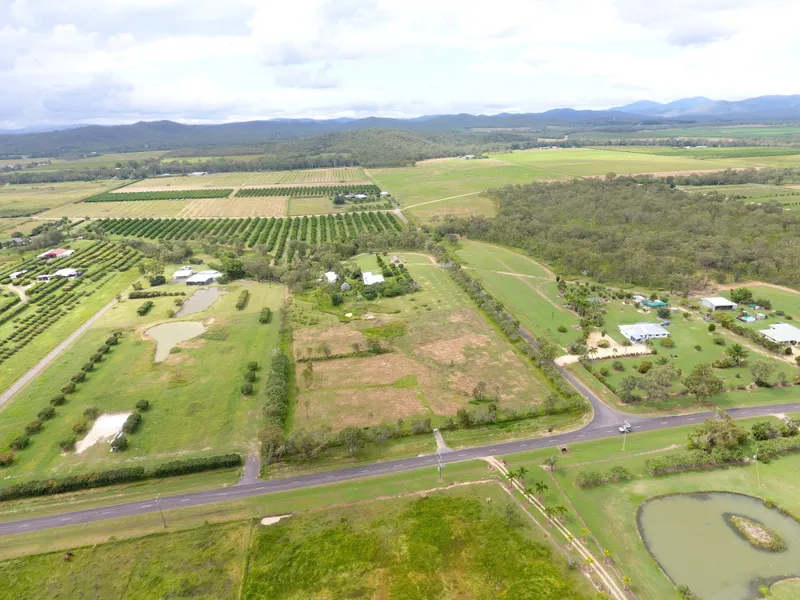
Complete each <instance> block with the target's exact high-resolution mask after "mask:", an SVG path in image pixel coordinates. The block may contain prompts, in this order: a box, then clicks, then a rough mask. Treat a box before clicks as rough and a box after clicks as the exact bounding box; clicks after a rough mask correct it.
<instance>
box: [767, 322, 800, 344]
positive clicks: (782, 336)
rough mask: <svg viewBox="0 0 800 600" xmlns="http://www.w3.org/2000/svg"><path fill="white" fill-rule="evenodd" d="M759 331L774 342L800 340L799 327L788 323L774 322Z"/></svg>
mask: <svg viewBox="0 0 800 600" xmlns="http://www.w3.org/2000/svg"><path fill="white" fill-rule="evenodd" d="M761 333H762V334H764V335H765V336H766V337H768V338H769V339H771V340H773V341H775V342H779V343H781V342H784V343H785V342H800V329H798V328H797V327H795V326H794V325H789V324H788V323H775V324H773V325H770V326H769V329H762V330H761Z"/></svg>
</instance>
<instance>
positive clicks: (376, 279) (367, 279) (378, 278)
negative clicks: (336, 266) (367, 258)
mask: <svg viewBox="0 0 800 600" xmlns="http://www.w3.org/2000/svg"><path fill="white" fill-rule="evenodd" d="M361 278H362V279H363V281H364V285H373V284H375V283H383V282H384V279H383V275H373V274H372V273H370V272H369V271H365V272H364V273H362V274H361Z"/></svg>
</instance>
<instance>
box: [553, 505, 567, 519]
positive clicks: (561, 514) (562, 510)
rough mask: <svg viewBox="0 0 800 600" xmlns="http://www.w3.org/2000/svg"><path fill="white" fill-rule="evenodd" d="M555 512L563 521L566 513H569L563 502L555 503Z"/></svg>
mask: <svg viewBox="0 0 800 600" xmlns="http://www.w3.org/2000/svg"><path fill="white" fill-rule="evenodd" d="M553 512H554V513H555V515H556V516H557V517H558V520H559V521H561V522H563V521H564V515H566V514H567V507H566V506H564V505H563V504H557V505H555V506H554V507H553Z"/></svg>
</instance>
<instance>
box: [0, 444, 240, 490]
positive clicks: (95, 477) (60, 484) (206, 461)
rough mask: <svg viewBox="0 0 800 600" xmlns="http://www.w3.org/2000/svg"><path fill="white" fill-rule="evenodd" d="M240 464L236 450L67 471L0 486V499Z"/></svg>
mask: <svg viewBox="0 0 800 600" xmlns="http://www.w3.org/2000/svg"><path fill="white" fill-rule="evenodd" d="M241 464H242V457H241V456H240V455H239V454H223V455H220V456H209V457H206V458H190V459H185V460H174V461H172V462H168V463H164V464H161V465H158V466H156V467H153V468H151V469H149V470H148V469H145V468H144V467H127V468H123V469H114V470H111V471H97V472H94V473H83V474H81V475H71V476H69V477H62V478H59V479H45V480H37V481H27V482H25V483H17V484H14V485H12V486H9V487H7V488H4V489H0V501H5V500H16V499H19V498H32V497H35V496H47V495H51V494H62V493H64V492H75V491H78V490H88V489H93V488H99V487H105V486H109V485H116V484H119V483H129V482H132V481H142V480H145V479H155V478H158V477H172V476H175V475H186V474H188V473H199V472H201V471H212V470H216V469H227V468H229V467H238V466H241Z"/></svg>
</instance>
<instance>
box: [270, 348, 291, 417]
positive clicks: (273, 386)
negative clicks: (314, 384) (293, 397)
mask: <svg viewBox="0 0 800 600" xmlns="http://www.w3.org/2000/svg"><path fill="white" fill-rule="evenodd" d="M289 366H290V363H289V359H288V358H286V356H284V355H283V354H275V355H273V357H272V360H271V361H270V364H269V374H268V375H267V383H266V385H265V387H264V393H265V394H266V397H267V399H266V402H265V403H264V416H265V418H266V419H267V421H268V422H270V423H274V424H277V425H281V426H282V425H283V424H284V420H285V419H286V412H287V410H288V402H289Z"/></svg>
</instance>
